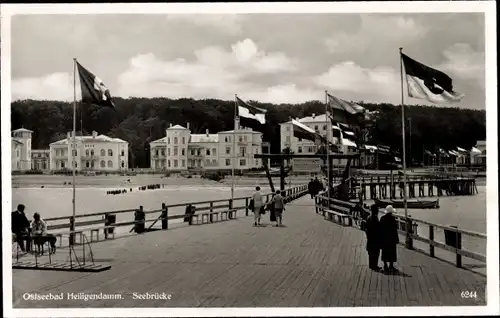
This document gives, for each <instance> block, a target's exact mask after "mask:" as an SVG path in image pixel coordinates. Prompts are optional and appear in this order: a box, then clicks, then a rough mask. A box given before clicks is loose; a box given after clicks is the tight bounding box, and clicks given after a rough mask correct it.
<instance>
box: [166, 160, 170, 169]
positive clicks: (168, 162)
mask: <svg viewBox="0 0 500 318" xmlns="http://www.w3.org/2000/svg"><path fill="white" fill-rule="evenodd" d="M167 164H168V167H169V168H170V160H168V161H167Z"/></svg>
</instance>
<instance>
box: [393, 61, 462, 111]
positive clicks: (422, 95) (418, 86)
mask: <svg viewBox="0 0 500 318" xmlns="http://www.w3.org/2000/svg"><path fill="white" fill-rule="evenodd" d="M401 58H402V60H403V64H404V69H405V73H406V82H407V87H408V96H409V97H413V98H417V99H427V100H428V101H430V102H432V103H451V102H458V101H460V100H461V99H462V98H463V97H464V94H461V93H457V92H455V91H453V81H452V79H451V78H450V77H449V76H448V75H446V74H445V73H443V72H441V71H439V70H436V69H433V68H431V67H429V66H427V65H424V64H422V63H420V62H417V61H415V60H414V59H412V58H410V57H408V56H406V55H405V54H403V53H401Z"/></svg>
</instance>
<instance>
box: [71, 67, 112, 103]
mask: <svg viewBox="0 0 500 318" xmlns="http://www.w3.org/2000/svg"><path fill="white" fill-rule="evenodd" d="M76 65H77V66H78V74H79V76H80V86H81V89H82V101H83V102H86V103H91V104H95V105H99V106H105V107H111V108H115V104H114V103H113V99H112V98H111V94H110V93H109V89H108V88H107V87H106V85H104V83H103V82H102V80H101V79H100V78H99V77H97V76H95V75H94V74H92V73H91V72H90V71H89V70H87V69H86V68H84V67H83V66H81V65H80V63H78V62H76Z"/></svg>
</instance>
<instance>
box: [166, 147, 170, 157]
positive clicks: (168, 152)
mask: <svg viewBox="0 0 500 318" xmlns="http://www.w3.org/2000/svg"><path fill="white" fill-rule="evenodd" d="M167 155H169V156H170V148H167Z"/></svg>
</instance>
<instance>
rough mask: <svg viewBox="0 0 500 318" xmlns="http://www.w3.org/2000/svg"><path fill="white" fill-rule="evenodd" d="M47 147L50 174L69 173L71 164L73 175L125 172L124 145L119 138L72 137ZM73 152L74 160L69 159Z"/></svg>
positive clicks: (98, 136) (126, 161) (125, 143)
mask: <svg viewBox="0 0 500 318" xmlns="http://www.w3.org/2000/svg"><path fill="white" fill-rule="evenodd" d="M75 139H76V140H75V143H74V144H73V138H72V134H71V133H68V135H67V137H66V138H65V139H62V140H59V141H56V142H53V143H51V144H50V170H65V169H68V170H71V169H72V166H71V164H70V163H71V161H72V160H74V161H73V165H74V166H75V170H77V171H107V172H112V171H125V170H127V169H128V142H126V141H124V140H121V139H119V138H111V137H108V136H105V135H98V134H97V132H95V131H93V132H92V136H76V138H75ZM71 150H73V153H74V157H73V156H72V152H71Z"/></svg>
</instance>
